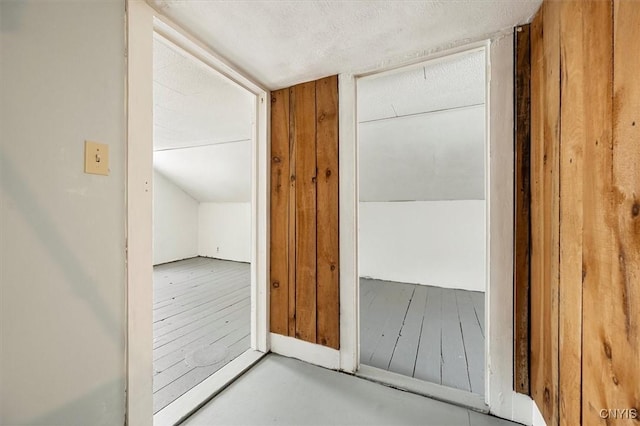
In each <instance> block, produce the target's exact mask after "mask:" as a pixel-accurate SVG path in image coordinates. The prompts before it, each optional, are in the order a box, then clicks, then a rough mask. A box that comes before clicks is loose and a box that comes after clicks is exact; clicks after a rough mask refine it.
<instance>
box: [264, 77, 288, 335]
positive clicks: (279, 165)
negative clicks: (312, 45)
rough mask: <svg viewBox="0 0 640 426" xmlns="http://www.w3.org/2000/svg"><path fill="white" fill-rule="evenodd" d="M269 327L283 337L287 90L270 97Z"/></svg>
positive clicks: (285, 317) (285, 321) (285, 324)
mask: <svg viewBox="0 0 640 426" xmlns="http://www.w3.org/2000/svg"><path fill="white" fill-rule="evenodd" d="M270 191H271V203H270V248H269V250H270V268H269V274H270V275H269V277H270V278H269V281H270V283H271V285H270V322H271V325H270V328H271V331H272V332H273V333H278V334H283V335H285V336H286V335H287V334H288V333H289V330H288V316H289V90H288V89H282V90H277V91H275V92H273V93H272V94H271V189H270Z"/></svg>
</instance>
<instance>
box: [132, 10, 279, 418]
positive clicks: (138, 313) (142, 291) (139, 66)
mask: <svg viewBox="0 0 640 426" xmlns="http://www.w3.org/2000/svg"><path fill="white" fill-rule="evenodd" d="M126 12H127V15H126V16H127V34H126V40H127V83H126V84H127V86H126V93H127V117H126V118H127V179H126V200H127V207H126V209H127V210H126V218H127V223H126V235H127V291H126V298H127V300H126V306H127V308H126V309H127V313H126V314H127V322H126V323H127V330H126V365H127V369H126V371H127V373H126V374H127V377H126V384H127V392H126V398H127V399H126V423H127V424H130V425H143V426H150V425H152V424H153V422H154V421H156V422H157V423H159V424H165V423H167V424H168V423H172V424H173V423H177V422H179V421H180V420H181V419H182V418H184V417H186V416H187V415H188V414H190V412H192V411H194V410H195V409H197V408H199V407H200V406H201V405H202V404H204V403H205V402H206V401H207V400H208V399H210V398H211V397H212V396H214V395H215V394H216V393H217V392H219V391H220V390H221V389H222V388H224V387H225V386H226V385H227V384H228V383H230V382H231V381H232V380H234V379H235V378H236V377H237V376H238V375H240V374H242V373H243V372H244V371H245V370H246V369H247V368H249V367H250V366H251V365H253V364H254V363H255V362H257V360H258V359H260V357H261V356H262V355H264V354H265V353H266V352H268V351H269V349H270V341H269V333H268V324H269V311H268V307H269V305H268V286H267V277H268V265H269V263H268V261H269V259H268V241H269V240H268V236H269V235H268V223H269V222H268V220H269V212H268V198H267V197H268V182H269V162H268V158H269V140H268V137H269V102H267V99H269V97H268V95H269V92H268V90H266V89H265V88H263V87H262V86H261V85H260V84H259V83H257V82H256V81H255V80H254V79H253V78H251V77H249V76H246V75H245V74H244V73H242V72H241V71H239V70H238V69H236V68H235V67H234V66H233V65H232V64H230V63H228V62H227V61H225V60H224V59H222V58H221V57H220V56H219V55H217V54H216V53H215V52H213V51H211V50H210V49H209V48H208V47H206V46H205V45H204V44H203V43H201V42H200V41H199V40H197V39H196V38H195V37H193V36H192V35H191V34H189V33H188V32H187V31H185V30H183V29H182V28H180V27H179V26H177V25H176V24H175V23H173V22H172V21H171V20H170V19H168V18H167V17H165V16H163V15H162V14H161V13H160V12H158V11H156V10H154V9H153V8H152V7H150V6H149V5H148V4H147V3H146V2H144V1H142V0H127V1H126ZM154 37H160V38H162V39H163V40H164V41H166V42H169V43H171V44H173V45H174V46H176V47H177V48H179V49H181V50H182V51H183V52H185V53H186V54H187V55H189V56H191V57H193V58H195V59H196V60H199V61H200V62H202V63H204V64H205V65H207V66H209V67H211V68H212V69H213V70H215V71H216V72H218V73H220V74H222V75H223V76H225V77H226V78H228V79H229V80H231V81H232V82H233V83H234V84H236V85H237V86H239V87H241V88H243V89H245V90H247V91H248V92H250V93H252V94H253V95H254V96H255V114H254V123H253V129H252V191H251V197H252V198H251V199H252V220H251V222H252V225H251V227H252V229H251V231H252V238H251V239H252V242H251V274H250V275H251V349H250V350H248V351H247V352H245V353H244V354H242V355H241V356H240V357H238V358H236V359H235V360H233V361H232V362H231V363H229V364H227V366H225V367H223V369H221V370H219V372H218V373H216V374H215V375H214V376H211V377H209V378H208V379H206V380H205V381H204V382H203V383H201V385H198V386H197V387H196V388H194V389H192V391H189V392H188V393H187V394H185V398H182V397H181V399H182V400H183V401H182V402H180V403H177V404H175V403H172V404H170V405H169V406H168V407H167V408H165V409H163V410H162V411H161V412H159V413H158V414H157V415H156V416H153V390H152V389H153V388H152V385H153V355H152V347H153V329H152V294H153V268H152V263H153V261H152V250H153V246H152V176H153V89H152V87H153V40H154ZM161 413H162V414H161Z"/></svg>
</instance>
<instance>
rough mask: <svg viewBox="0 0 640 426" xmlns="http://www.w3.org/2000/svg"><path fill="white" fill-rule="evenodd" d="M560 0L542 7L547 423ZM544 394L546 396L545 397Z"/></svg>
mask: <svg viewBox="0 0 640 426" xmlns="http://www.w3.org/2000/svg"><path fill="white" fill-rule="evenodd" d="M560 7H561V3H560V2H549V3H548V4H547V5H546V6H545V8H544V37H543V44H544V64H545V66H544V72H545V80H544V99H545V111H544V116H543V126H544V157H543V191H544V204H543V214H544V217H545V222H544V227H543V232H544V241H543V243H544V256H545V264H544V272H543V279H544V290H543V294H544V298H545V301H546V306H545V322H544V326H545V331H544V332H545V348H544V357H543V363H544V366H545V381H544V390H543V396H544V398H543V399H544V407H543V409H542V412H543V413H544V414H545V418H546V420H547V423H549V424H558V411H559V410H558V401H559V399H558V395H559V390H558V383H559V380H558V375H559V372H558V369H559V366H558V364H559V362H558V356H559V346H558V344H559V311H558V302H559V300H558V299H559V284H560V283H559V276H560V271H559V268H560V102H561V100H560V96H561V93H560ZM547 395H548V397H547Z"/></svg>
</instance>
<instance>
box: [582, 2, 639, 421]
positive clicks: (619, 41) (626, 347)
mask: <svg viewBox="0 0 640 426" xmlns="http://www.w3.org/2000/svg"><path fill="white" fill-rule="evenodd" d="M585 10H586V11H588V21H589V25H590V26H591V27H592V31H593V35H594V37H593V38H591V39H589V40H588V41H587V42H586V43H594V45H593V46H590V48H591V49H593V50H590V51H589V54H590V55H594V56H593V57H592V58H591V60H592V62H593V61H596V60H597V58H610V61H608V62H607V61H604V60H602V59H600V60H599V62H598V63H597V65H596V66H594V67H593V68H592V70H591V71H592V72H593V73H598V74H597V75H596V74H594V75H593V76H592V78H591V80H592V81H593V82H595V84H594V83H592V85H590V86H589V90H590V92H589V102H590V103H594V104H595V103H597V106H595V107H594V108H593V109H592V113H593V116H592V117H591V120H590V123H589V126H588V127H587V131H588V132H589V136H588V141H589V144H588V145H587V147H588V148H587V149H588V151H587V154H585V157H586V158H589V159H592V161H591V163H587V162H586V161H585V189H588V192H587V193H588V195H589V197H588V198H587V196H586V195H585V213H584V215H585V237H584V238H585V248H584V252H585V272H586V277H585V283H584V315H583V326H584V341H583V382H582V385H583V386H582V388H583V400H582V410H583V413H582V416H583V420H584V423H586V424H596V423H598V422H600V423H602V424H605V423H606V424H609V421H606V422H605V420H602V419H600V418H599V416H598V415H599V410H600V409H602V408H617V407H619V406H620V407H623V408H632V407H633V408H636V409H637V408H638V403H639V401H640V385H639V384H638V383H639V380H640V374H639V370H640V366H639V365H640V362H639V359H640V352H639V337H638V336H639V333H640V330H639V327H638V320H639V315H638V312H640V289H639V283H640V273H639V272H640V254H639V253H640V232H639V228H640V226H639V222H638V215H639V209H640V205H639V203H638V198H639V193H640V174H639V173H638V162H639V161H640V154H639V153H640V148H639V144H638V141H639V140H640V139H639V136H640V133H639V132H638V129H637V127H638V123H639V121H638V120H639V118H640V103H639V98H638V96H640V86H639V85H638V77H637V76H638V74H637V72H638V69H637V67H638V66H639V64H640V63H639V61H638V59H639V58H638V55H637V53H636V52H637V51H638V48H637V32H638V28H640V9H639V8H638V4H637V3H636V2H627V1H615V2H613V11H612V8H611V5H609V4H606V5H602V4H589V7H588V8H586V9H585ZM612 12H613V14H612ZM585 14H586V15H587V13H585ZM612 18H613V19H612ZM596 36H597V37H598V39H597V40H596V39H595V37H596ZM612 41H613V43H612ZM586 43H585V44H586ZM596 55H597V56H596ZM600 62H602V63H600ZM634 67H636V68H635V69H634ZM610 97H611V99H609V98H610ZM634 123H635V124H634ZM596 141H597V142H598V143H597V144H596ZM594 311H597V312H598V314H597V315H590V314H589V312H594ZM618 423H619V424H637V420H636V421H633V420H631V419H626V420H618V421H616V424H618Z"/></svg>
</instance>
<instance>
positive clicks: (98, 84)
mask: <svg viewBox="0 0 640 426" xmlns="http://www.w3.org/2000/svg"><path fill="white" fill-rule="evenodd" d="M124 7H125V5H124V2H123V1H122V0H104V1H64V2H61V1H57V2H42V1H36V0H22V1H17V2H13V1H0V45H1V46H2V54H1V57H2V60H1V64H0V75H1V76H2V77H1V78H0V120H1V121H0V129H1V139H0V229H1V233H2V234H1V237H0V263H1V265H2V266H1V267H0V292H1V297H0V341H1V342H2V344H1V345H0V376H1V383H2V384H1V386H0V424H12V425H15V424H48V425H52V424H64V425H76V424H81V425H88V424H91V425H122V424H123V422H124V416H125V377H126V369H125V356H124V354H125V325H126V323H125V316H126V315H125V131H124V129H125V127H124V126H125V121H124V118H125V110H124V106H125V98H124V93H125V92H124V89H125V74H124V73H125V64H124V46H125V40H124V36H125V30H124V23H125V21H124V14H125V10H124ZM85 139H89V140H94V141H99V142H103V143H107V144H109V150H110V175H109V176H96V175H89V174H84V173H83V160H84V141H85Z"/></svg>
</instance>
